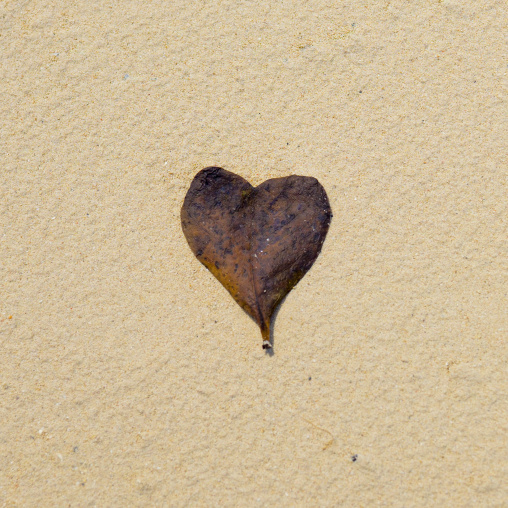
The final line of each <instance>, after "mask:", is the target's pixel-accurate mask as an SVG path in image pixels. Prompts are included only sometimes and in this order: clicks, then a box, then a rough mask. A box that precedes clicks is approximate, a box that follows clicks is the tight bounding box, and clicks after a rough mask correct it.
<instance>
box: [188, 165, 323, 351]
mask: <svg viewBox="0 0 508 508" xmlns="http://www.w3.org/2000/svg"><path fill="white" fill-rule="evenodd" d="M331 217H332V213H331V209H330V204H329V202H328V197H327V195H326V192H325V190H324V189H323V187H322V186H321V184H320V183H319V182H318V181H317V180H316V179H315V178H311V177H306V176H294V175H293V176H287V177H285V178H274V179H271V180H267V181H266V182H264V183H262V184H261V185H259V186H258V187H253V186H252V185H251V184H250V183H249V182H247V181H246V180H244V179H243V178H242V177H240V176H238V175H235V174H234V173H231V172H229V171H226V170H225V169H222V168H218V167H209V168H205V169H203V170H201V171H200V172H199V173H198V174H197V175H196V177H195V178H194V180H193V181H192V184H191V186H190V189H189V191H188V192H187V195H186V196H185V200H184V203H183V206H182V212H181V219H182V229H183V232H184V234H185V237H186V238H187V241H188V243H189V245H190V248H191V249H192V252H193V253H194V254H195V255H196V257H197V258H198V259H199V261H201V263H203V264H204V265H205V266H206V267H207V268H208V269H209V270H210V271H211V272H212V273H213V274H214V275H215V277H217V279H219V281H220V282H221V283H222V285H223V286H224V287H225V288H226V289H227V290H228V291H229V292H230V293H231V295H232V296H233V298H234V299H235V300H236V301H237V302H238V304H239V305H240V306H241V307H242V308H243V309H244V310H245V311H246V312H247V313H248V314H249V315H250V316H251V317H252V318H253V319H254V320H255V321H256V322H257V323H258V325H259V327H260V328H261V334H262V337H263V348H264V349H269V348H271V347H272V345H271V342H270V324H271V317H272V314H273V312H274V311H275V309H276V307H277V305H278V304H279V303H280V301H281V300H282V299H283V298H284V296H286V295H287V294H288V293H289V291H291V289H292V288H293V287H294V286H295V285H296V283H297V282H298V281H299V280H300V279H301V278H302V277H303V276H304V275H305V273H306V272H307V271H308V270H309V268H310V267H311V266H312V264H313V263H314V261H315V260H316V258H317V256H318V254H319V252H320V251H321V246H322V245H323V242H324V239H325V237H326V233H327V232H328V227H329V225H330V220H331Z"/></svg>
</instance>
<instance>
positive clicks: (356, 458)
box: [351, 454, 358, 462]
mask: <svg viewBox="0 0 508 508" xmlns="http://www.w3.org/2000/svg"><path fill="white" fill-rule="evenodd" d="M351 460H352V461H353V462H356V461H357V460H358V455H356V454H355V455H352V456H351Z"/></svg>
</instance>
